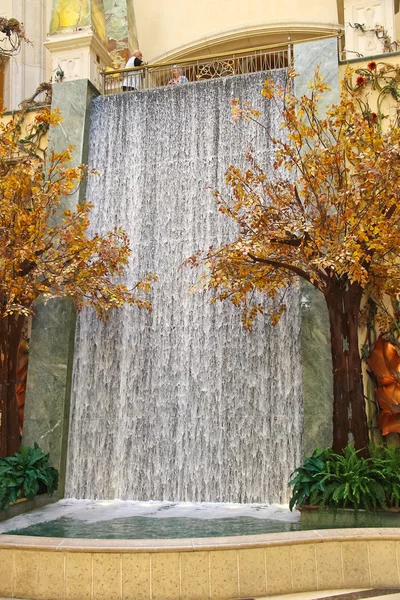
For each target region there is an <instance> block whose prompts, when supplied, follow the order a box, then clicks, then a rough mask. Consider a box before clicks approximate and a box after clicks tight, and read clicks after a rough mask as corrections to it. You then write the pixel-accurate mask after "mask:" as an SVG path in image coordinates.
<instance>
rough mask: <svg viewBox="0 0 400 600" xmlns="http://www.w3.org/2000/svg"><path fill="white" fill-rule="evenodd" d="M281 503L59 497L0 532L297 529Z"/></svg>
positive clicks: (138, 534) (79, 534)
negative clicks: (107, 499)
mask: <svg viewBox="0 0 400 600" xmlns="http://www.w3.org/2000/svg"><path fill="white" fill-rule="evenodd" d="M299 529H300V516H299V513H298V512H297V511H294V512H293V513H291V512H290V511H289V509H288V507H287V506H281V505H262V504H233V503H221V504H217V503H191V502H181V503H177V502H133V501H121V500H113V501H101V500H100V501H95V500H61V501H59V502H57V503H56V504H51V505H49V506H46V507H44V508H42V509H38V510H34V511H32V512H31V513H29V514H26V515H20V516H18V517H14V518H13V519H9V520H8V521H5V522H3V523H1V524H0V533H7V534H11V535H28V536H39V537H52V538H57V537H60V538H97V539H98V538H102V539H162V538H163V539H172V538H204V537H225V536H242V535H256V534H265V533H277V532H285V531H297V530H299Z"/></svg>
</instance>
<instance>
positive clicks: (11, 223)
mask: <svg viewBox="0 0 400 600" xmlns="http://www.w3.org/2000/svg"><path fill="white" fill-rule="evenodd" d="M59 121H60V116H59V115H57V114H54V113H50V112H49V111H43V113H41V114H40V115H39V116H38V117H37V118H36V120H35V122H34V125H33V128H32V129H31V133H30V135H32V139H33V140H35V139H36V137H35V135H36V134H35V127H36V128H40V127H42V126H43V124H48V125H55V124H57V123H58V122H59ZM15 123H16V125H15V127H14V128H13V125H7V126H3V125H1V124H0V204H1V212H0V302H1V308H0V314H10V313H18V314H28V313H31V312H32V311H33V304H34V302H35V301H36V299H37V298H38V297H39V296H42V297H43V298H44V299H45V301H47V300H49V299H51V298H60V297H69V298H72V299H73V301H74V302H75V304H76V305H77V307H78V309H79V308H82V307H83V306H93V307H94V308H95V310H96V311H97V313H98V315H99V316H100V317H102V318H105V317H106V315H107V312H108V311H109V310H112V309H113V308H118V307H120V306H121V305H122V304H125V303H129V304H131V305H133V306H136V307H138V308H145V309H148V310H150V309H151V304H150V302H149V299H148V294H149V292H150V290H151V285H152V283H153V282H154V281H155V280H156V277H155V276H154V275H152V274H149V275H147V276H146V277H144V278H143V279H140V280H139V281H138V282H137V284H136V286H135V289H133V290H129V289H127V287H126V286H124V285H122V284H120V283H118V282H117V281H116V279H115V278H116V277H119V276H121V275H122V274H123V272H124V270H125V267H126V264H127V261H128V258H129V254H130V248H129V240H128V238H127V236H126V234H125V232H124V231H122V230H120V229H114V230H112V231H110V232H108V233H105V234H103V235H98V234H95V235H92V236H89V235H88V227H89V225H90V210H91V208H92V206H91V204H90V203H85V202H83V203H81V204H80V205H78V206H76V207H75V209H73V210H71V209H66V210H63V198H65V197H66V196H68V195H71V194H72V193H75V192H76V190H77V186H79V184H80V182H81V181H82V179H83V177H85V175H86V171H87V169H86V167H85V166H83V165H80V166H78V167H71V166H69V165H68V163H70V161H71V156H72V148H67V149H66V150H65V151H64V152H60V153H55V152H50V153H49V157H48V160H47V162H46V163H45V161H44V160H43V159H42V158H40V156H38V155H36V154H35V153H34V152H32V153H29V156H27V154H26V152H24V150H25V146H24V147H23V152H22V153H21V145H20V143H19V136H18V123H17V122H15ZM2 148H3V149H6V150H4V152H1V149H2Z"/></svg>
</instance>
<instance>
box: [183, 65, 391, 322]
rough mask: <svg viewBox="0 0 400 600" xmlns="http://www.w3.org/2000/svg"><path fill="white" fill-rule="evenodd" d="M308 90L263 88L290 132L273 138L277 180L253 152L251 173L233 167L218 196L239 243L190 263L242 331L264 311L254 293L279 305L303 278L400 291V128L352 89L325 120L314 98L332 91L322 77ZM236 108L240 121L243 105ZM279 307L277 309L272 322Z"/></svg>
mask: <svg viewBox="0 0 400 600" xmlns="http://www.w3.org/2000/svg"><path fill="white" fill-rule="evenodd" d="M309 89H310V90H311V93H310V95H309V96H303V97H300V98H296V97H295V96H294V95H293V94H292V92H291V89H290V86H288V88H285V89H283V88H279V89H278V88H277V86H275V85H274V83H273V82H271V81H267V82H265V84H264V87H263V90H262V94H263V95H264V97H266V98H267V99H268V100H270V101H274V102H276V104H277V106H278V108H280V111H281V115H282V122H283V124H284V129H283V130H282V131H283V132H284V136H282V138H281V139H273V138H270V142H271V143H272V145H273V146H274V148H275V161H274V170H275V174H274V175H273V176H271V175H270V174H267V173H265V172H263V171H262V169H261V168H260V167H259V165H257V163H256V161H255V158H254V156H252V154H251V153H250V154H248V155H247V156H246V157H247V160H248V162H249V168H248V169H246V170H244V171H243V170H241V169H238V168H237V167H235V166H232V165H231V166H230V167H229V169H228V171H227V174H226V184H227V186H228V189H229V194H221V193H219V192H215V193H214V195H215V198H216V202H217V205H218V210H219V211H220V212H221V213H223V214H225V215H227V216H229V218H231V219H233V220H234V221H235V222H236V224H237V226H238V230H237V231H238V233H237V236H236V239H235V240H234V241H233V242H231V243H229V244H225V245H222V246H220V247H219V248H210V249H209V251H208V252H206V253H205V254H198V255H196V256H195V257H191V258H190V259H188V261H187V264H188V265H189V266H192V267H194V268H203V271H202V274H201V276H200V282H201V284H200V285H201V286H202V287H206V288H207V289H209V290H211V291H212V292H213V293H214V296H213V300H214V301H216V300H229V301H231V302H232V303H233V304H235V305H236V306H240V307H241V309H242V311H243V324H244V326H245V327H246V328H249V327H251V324H252V322H253V321H254V318H256V315H257V314H258V313H257V310H256V309H255V305H257V303H258V300H257V299H256V298H257V296H256V295H257V294H259V293H261V294H266V295H267V296H269V297H270V298H273V299H277V298H278V297H279V293H280V291H282V290H284V289H285V287H286V286H287V285H291V284H292V283H293V282H294V281H295V279H296V276H297V275H300V276H302V277H304V278H305V279H307V280H308V281H310V282H311V283H312V284H313V285H314V287H316V288H318V289H319V290H321V291H322V292H323V293H326V291H327V289H328V288H329V281H333V280H338V281H343V282H357V283H358V284H360V285H361V286H362V287H364V288H365V287H367V286H370V285H371V282H373V283H374V285H375V287H377V286H380V288H381V290H384V289H388V288H389V287H390V286H392V287H393V288H394V286H395V284H396V285H397V289H399V287H400V267H399V266H398V265H399V264H400V261H399V259H400V220H399V219H398V215H397V212H398V211H397V205H398V196H399V193H398V192H397V190H398V189H399V180H400V161H399V151H398V148H399V147H400V132H399V128H398V127H393V128H391V129H390V130H389V131H388V132H387V133H386V134H385V135H382V134H381V133H380V132H379V130H378V129H377V128H376V127H375V126H374V125H373V124H372V123H371V122H368V121H366V120H365V118H364V116H363V114H362V112H360V105H359V104H358V102H357V100H356V99H355V97H352V96H351V95H349V94H347V93H344V94H343V95H342V96H341V99H340V102H339V103H338V104H337V105H333V106H331V107H330V108H329V109H328V111H327V113H326V115H324V116H323V117H321V116H320V115H319V113H318V100H319V98H320V96H321V95H322V94H323V93H324V92H325V90H327V89H328V87H327V86H326V84H325V82H324V81H323V79H322V77H321V75H320V73H319V71H317V72H316V74H315V76H314V79H313V81H312V82H311V84H310V88H309ZM234 107H235V114H236V115H240V118H242V116H243V113H242V111H243V110H244V109H243V105H240V104H239V102H238V101H236V102H235V105H234ZM266 134H267V135H268V132H267V133H266ZM291 173H292V174H291ZM294 177H295V178H296V179H295V182H294ZM388 274H390V277H391V278H392V282H390V281H389V277H388ZM393 281H394V282H395V283H393ZM283 305H284V303H279V302H277V305H276V306H277V308H276V307H275V309H274V310H273V311H272V314H271V318H272V321H273V323H275V322H276V321H277V319H278V317H279V314H280V312H279V311H280V310H282V308H283Z"/></svg>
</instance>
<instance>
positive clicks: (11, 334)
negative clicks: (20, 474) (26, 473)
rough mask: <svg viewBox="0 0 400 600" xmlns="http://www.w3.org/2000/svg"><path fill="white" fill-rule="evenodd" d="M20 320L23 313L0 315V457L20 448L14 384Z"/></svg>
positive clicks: (15, 383) (23, 319) (21, 325)
mask: <svg viewBox="0 0 400 600" xmlns="http://www.w3.org/2000/svg"><path fill="white" fill-rule="evenodd" d="M24 322H25V318H24V317H23V316H14V315H11V316H8V317H3V318H2V319H0V457H4V456H11V455H12V454H15V452H18V450H19V448H20V433H19V423H18V402H17V394H16V385H17V372H18V347H19V344H20V341H21V336H22V329H23V326H24Z"/></svg>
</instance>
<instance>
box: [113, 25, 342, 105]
mask: <svg viewBox="0 0 400 600" xmlns="http://www.w3.org/2000/svg"><path fill="white" fill-rule="evenodd" d="M332 37H337V34H335V35H333V34H331V35H325V36H320V37H317V38H308V39H307V40H296V41H295V42H290V41H288V42H284V43H280V44H274V45H268V46H260V47H258V48H253V49H247V50H238V51H236V52H233V53H232V52H230V53H228V52H224V53H220V54H216V55H215V56H213V57H209V56H199V57H197V58H194V59H187V60H181V61H179V60H175V61H171V62H162V63H158V64H154V65H151V64H149V65H143V66H141V67H136V68H131V69H117V70H113V71H105V72H104V73H103V74H102V77H103V94H118V93H119V92H122V91H123V88H124V87H125V89H128V90H129V89H136V90H143V89H151V88H157V87H163V86H166V85H168V82H169V81H170V80H171V79H172V74H171V71H172V67H173V66H174V65H177V66H178V67H179V69H180V71H181V74H182V75H183V76H184V77H186V79H187V80H188V82H189V83H190V82H194V81H202V80H206V79H215V78H217V77H228V76H232V75H243V74H246V73H256V72H258V71H271V70H275V69H282V68H285V67H288V66H289V65H290V64H291V62H292V55H293V43H295V44H297V43H301V42H307V41H317V40H320V39H327V38H332Z"/></svg>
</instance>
